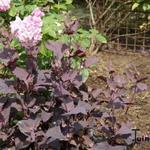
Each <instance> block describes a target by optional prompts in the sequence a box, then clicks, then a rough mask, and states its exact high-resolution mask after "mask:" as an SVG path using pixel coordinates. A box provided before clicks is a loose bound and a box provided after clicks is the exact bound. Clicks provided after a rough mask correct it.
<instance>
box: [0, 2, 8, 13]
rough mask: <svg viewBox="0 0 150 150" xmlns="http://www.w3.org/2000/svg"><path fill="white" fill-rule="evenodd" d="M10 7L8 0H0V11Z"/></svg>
mask: <svg viewBox="0 0 150 150" xmlns="http://www.w3.org/2000/svg"><path fill="white" fill-rule="evenodd" d="M9 8H10V0H0V12H5V11H7V10H8V9H9Z"/></svg>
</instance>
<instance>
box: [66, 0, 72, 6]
mask: <svg viewBox="0 0 150 150" xmlns="http://www.w3.org/2000/svg"><path fill="white" fill-rule="evenodd" d="M72 2H73V0H66V2H65V3H66V4H67V5H69V4H72Z"/></svg>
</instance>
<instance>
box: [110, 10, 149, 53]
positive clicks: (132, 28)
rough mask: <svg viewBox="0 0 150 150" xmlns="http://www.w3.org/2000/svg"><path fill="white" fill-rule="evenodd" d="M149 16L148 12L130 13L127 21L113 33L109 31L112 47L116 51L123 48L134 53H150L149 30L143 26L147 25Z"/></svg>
mask: <svg viewBox="0 0 150 150" xmlns="http://www.w3.org/2000/svg"><path fill="white" fill-rule="evenodd" d="M117 15H119V14H117ZM149 16H150V12H131V13H130V15H129V17H128V19H126V20H125V21H124V22H123V23H122V24H120V26H119V27H117V29H115V31H113V30H112V31H110V32H111V37H110V41H111V42H112V43H111V44H113V47H115V49H117V50H120V49H122V48H123V49H126V50H133V51H135V52H136V51H147V52H150V28H145V26H144V25H146V24H147V23H148V17H149ZM116 17H117V16H116ZM143 23H144V25H143Z"/></svg>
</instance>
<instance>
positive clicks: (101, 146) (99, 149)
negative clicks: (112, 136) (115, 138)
mask: <svg viewBox="0 0 150 150" xmlns="http://www.w3.org/2000/svg"><path fill="white" fill-rule="evenodd" d="M126 149H127V147H126V146H111V145H109V144H108V143H107V142H101V143H97V144H96V145H95V146H94V149H93V150H126Z"/></svg>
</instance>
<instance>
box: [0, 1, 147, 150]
mask: <svg viewBox="0 0 150 150" xmlns="http://www.w3.org/2000/svg"><path fill="white" fill-rule="evenodd" d="M71 2H72V1H71V0H65V1H59V2H58V3H55V2H54V1H52V0H50V1H42V0H35V1H34V0H33V3H31V2H29V1H27V0H25V1H23V2H22V1H12V3H11V8H10V10H9V11H8V12H4V13H5V14H1V15H2V16H1V17H2V18H3V19H4V22H3V23H2V24H3V27H4V28H3V29H2V35H3V36H2V41H1V43H2V47H3V48H2V49H1V52H0V61H1V65H2V74H1V79H0V148H2V149H9V148H14V149H18V150H20V149H36V150H38V149H52V150H54V149H56V150H60V149H61V150H62V149H64V150H71V149H72V150H73V149H80V150H90V149H94V150H99V149H108V150H109V149H110V150H113V149H114V150H117V149H119V150H121V149H124V148H125V146H130V145H132V144H133V141H132V138H133V137H132V130H131V125H130V123H129V122H120V120H119V119H118V113H119V111H120V112H123V113H125V115H126V114H127V113H128V109H129V106H130V105H132V104H134V99H135V95H136V94H137V93H140V92H142V91H145V90H146V89H147V86H146V84H145V83H144V80H145V79H146V78H140V77H139V75H138V74H137V73H136V72H135V71H133V69H132V68H131V69H128V70H125V72H124V74H122V75H119V74H117V73H116V72H115V70H114V69H113V68H112V67H111V66H109V67H108V76H106V77H105V76H99V77H98V80H102V81H101V82H103V83H104V86H103V88H100V89H93V88H90V87H88V86H87V85H86V83H85V82H86V80H87V78H88V76H89V71H88V68H89V67H90V66H92V65H93V64H95V63H96V61H97V58H96V57H94V56H87V52H86V49H88V47H89V45H90V39H91V38H93V37H94V38H95V39H97V40H98V41H101V42H102V43H106V38H105V37H104V36H102V35H101V34H100V33H99V32H98V31H97V30H95V29H90V31H86V30H84V29H82V28H80V26H79V20H78V19H75V18H71V17H70V16H68V15H67V9H69V7H71ZM37 6H39V7H40V6H41V8H42V9H41V10H40V8H39V7H37ZM8 8H9V7H8ZM26 8H28V9H26ZM49 9H51V12H50V10H49ZM17 14H19V16H17V17H16V20H15V18H14V17H15V16H16V15H17ZM65 15H66V17H64V16H65ZM24 16H25V17H24ZM19 17H20V18H19ZM6 18H8V19H7V21H11V23H10V22H7V21H6ZM14 20H15V21H14ZM10 24H11V26H10V28H11V33H12V34H10V30H8V27H9V25H10ZM34 32H35V33H34ZM36 36H38V37H36ZM30 38H31V39H30ZM87 43H89V44H88V45H87ZM119 114H120V113H119Z"/></svg>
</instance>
